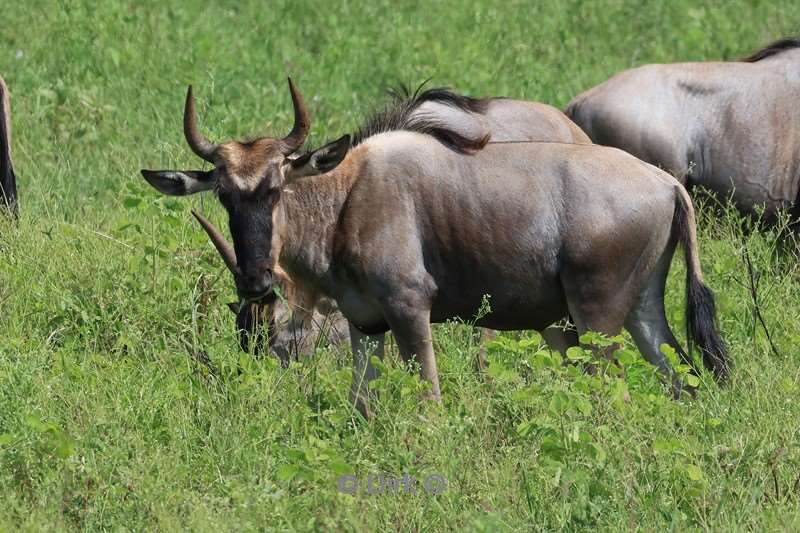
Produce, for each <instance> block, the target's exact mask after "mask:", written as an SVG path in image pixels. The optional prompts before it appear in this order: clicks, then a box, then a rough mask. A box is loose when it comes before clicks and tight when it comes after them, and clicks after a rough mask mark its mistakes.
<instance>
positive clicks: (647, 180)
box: [142, 80, 728, 414]
mask: <svg viewBox="0 0 800 533" xmlns="http://www.w3.org/2000/svg"><path fill="white" fill-rule="evenodd" d="M289 88H290V92H291V95H292V102H293V105H294V115H295V124H294V127H293V128H292V131H291V132H290V133H289V134H288V135H287V136H286V137H284V138H282V139H273V138H267V137H264V138H258V139H256V140H253V141H249V142H236V141H230V142H226V143H223V144H214V143H212V142H211V141H209V140H208V139H206V138H205V137H204V136H203V135H202V134H201V133H200V131H199V130H198V128H197V122H196V118H195V112H194V101H193V97H192V92H191V88H190V89H189V92H188V94H187V99H186V108H185V113H184V132H185V134H186V137H187V141H188V143H189V146H190V147H191V148H192V149H193V151H194V152H195V153H196V154H197V155H198V156H200V157H201V158H203V159H205V160H206V161H208V162H210V163H212V164H213V165H214V168H213V169H212V170H209V171H171V170H163V171H152V170H143V171H142V174H143V176H144V177H145V179H147V181H148V182H149V183H150V184H151V185H152V186H154V187H155V188H156V189H158V190H159V191H161V192H162V193H165V194H170V195H186V194H192V193H196V192H200V191H205V190H214V191H216V193H217V196H218V197H219V199H220V201H221V202H222V204H223V206H224V207H225V208H226V209H227V211H228V215H229V226H230V231H231V235H232V236H233V244H234V250H235V256H236V259H237V264H236V268H237V269H238V273H237V276H236V279H237V283H238V291H239V294H240V296H241V297H243V298H245V299H247V300H249V301H259V300H261V299H263V298H265V297H267V295H268V294H269V293H270V291H271V289H272V287H273V285H274V274H273V273H274V272H275V270H276V268H277V267H278V266H280V268H282V269H283V270H285V271H286V272H287V273H288V274H289V276H291V278H292V279H293V280H296V281H297V282H299V283H302V284H303V285H304V286H306V287H309V288H311V289H313V290H318V291H320V292H321V293H323V294H325V295H326V296H328V297H330V298H332V299H333V300H335V301H336V304H337V306H338V307H339V309H340V310H341V312H342V313H343V314H344V316H345V317H347V319H348V321H349V323H350V335H351V341H352V345H353V389H352V396H353V399H354V401H355V402H356V404H357V405H358V406H359V408H360V409H361V410H362V412H364V413H365V414H369V390H368V383H369V381H370V380H371V379H373V378H374V377H375V376H376V371H375V369H374V367H373V366H372V364H371V361H370V357H369V356H370V354H371V353H373V352H372V350H373V349H374V350H375V352H374V353H377V354H382V347H383V337H384V333H385V332H387V331H389V330H391V331H392V333H393V335H394V337H395V340H396V342H397V346H398V349H399V352H400V354H401V356H402V357H403V359H404V360H406V361H414V360H416V361H418V362H419V364H420V372H421V375H422V378H423V379H425V380H426V381H428V382H429V383H430V397H431V398H433V399H436V400H440V391H439V378H438V372H437V367H436V360H435V358H434V353H433V342H432V337H431V326H430V325H431V323H432V322H442V321H445V320H448V319H452V318H461V319H465V320H468V319H470V318H472V317H474V316H475V315H476V313H477V312H478V310H479V308H480V306H481V303H482V301H483V299H484V296H485V295H488V296H489V298H490V302H491V312H490V313H489V314H487V315H485V316H483V317H482V318H480V319H479V320H478V322H477V325H478V326H481V327H488V328H492V329H499V330H509V329H536V330H542V329H544V328H546V327H547V326H549V325H550V324H553V323H554V322H556V321H557V320H560V319H562V318H563V317H565V316H566V315H567V314H569V315H570V316H571V317H572V318H573V320H574V322H575V324H576V327H577V329H578V331H579V333H582V332H584V331H588V330H594V331H599V332H602V333H606V334H616V333H618V332H619V331H620V329H621V328H622V327H623V326H624V327H626V328H627V329H628V330H629V331H630V333H631V335H632V337H633V339H634V341H635V342H636V344H637V346H638V347H639V349H640V350H641V352H642V353H643V355H644V356H645V357H646V358H647V359H648V360H650V361H651V362H652V363H653V364H654V365H656V366H657V367H658V368H659V369H660V370H661V371H663V372H664V373H665V374H666V375H668V376H673V373H672V370H671V368H670V367H669V363H668V361H667V360H666V358H665V356H664V355H663V354H662V352H661V348H660V347H661V345H662V344H663V343H666V344H668V345H670V346H672V347H673V348H674V349H675V350H676V351H677V352H678V353H679V354H681V355H682V357H683V358H684V359H685V360H690V359H689V358H688V356H687V355H686V354H685V352H683V350H682V349H681V347H680V345H679V344H678V342H677V340H676V339H675V337H674V335H673V334H672V332H671V330H670V328H669V325H668V323H667V319H666V316H665V312H664V288H665V283H666V278H667V273H668V270H669V267H670V263H671V259H672V255H673V253H674V250H675V247H676V245H677V244H678V243H680V244H681V245H682V247H683V249H684V254H685V256H686V263H687V278H686V287H687V300H686V301H687V309H686V311H687V324H688V329H689V333H690V337H691V338H692V339H694V341H695V342H696V343H697V345H698V347H699V348H700V351H701V354H702V359H703V363H704V364H705V365H706V366H707V367H708V368H709V369H710V370H711V371H712V372H713V373H714V375H715V376H716V377H718V378H720V379H721V378H724V377H725V376H726V374H727V371H728V370H727V368H728V367H727V353H726V348H725V345H724V342H723V341H722V339H721V338H720V336H719V333H718V331H717V327H716V316H715V313H716V312H715V309H714V297H713V294H712V293H711V291H710V289H709V288H708V287H707V286H706V285H705V283H704V282H703V276H702V271H701V268H700V259H699V255H698V249H697V239H696V233H695V229H696V228H695V218H694V209H693V207H692V204H691V201H690V199H689V196H688V194H687V193H686V190H685V189H684V188H683V186H681V185H680V183H678V182H677V181H676V180H675V179H674V178H673V177H672V176H670V175H668V174H667V173H665V172H663V171H661V170H659V169H657V168H656V167H654V166H652V165H648V164H647V163H644V162H642V161H640V160H638V159H636V158H635V157H633V156H631V155H629V154H626V153H625V152H622V151H620V150H616V149H613V148H606V147H600V146H595V145H590V144H589V145H582V144H567V143H552V142H544V143H541V142H530V143H507V144H506V143H503V144H494V145H487V144H486V143H487V142H488V140H489V137H488V135H487V136H483V137H480V138H467V137H464V136H462V135H460V134H458V133H457V132H455V131H453V130H450V129H448V128H447V127H446V126H444V125H442V124H441V123H438V122H436V121H435V120H434V121H430V120H417V121H411V122H409V121H404V120H398V117H396V116H393V115H391V113H389V114H387V115H384V117H383V118H382V119H381V121H382V123H383V124H384V125H385V126H384V127H378V125H377V124H376V125H375V127H372V128H370V130H369V134H368V135H364V136H357V137H359V138H358V139H357V140H358V142H356V143H354V146H352V147H351V148H350V150H349V151H348V152H347V153H346V155H345V157H344V159H343V160H342V161H341V163H339V164H338V165H337V166H335V168H333V170H331V171H329V172H326V173H324V174H321V175H318V176H309V177H306V178H305V179H297V180H294V181H292V182H290V183H287V175H288V174H290V171H291V169H292V167H293V165H297V164H298V162H297V161H296V160H293V159H292V158H291V157H290V156H291V155H292V154H293V153H294V152H295V151H296V150H298V149H299V148H300V146H301V145H302V143H303V141H304V140H305V138H306V136H307V134H308V130H309V116H308V112H307V111H306V108H305V105H304V103H303V99H302V97H301V95H300V93H299V92H298V91H297V89H296V88H295V87H294V85H293V84H292V82H291V80H290V81H289ZM405 112H407V110H404V109H403V108H400V109H398V113H400V114H402V113H405ZM397 124H404V125H405V126H404V127H405V128H406V129H405V130H396V129H394V128H395V127H396V125H397ZM673 377H674V376H673ZM673 383H675V382H673ZM675 386H676V387H677V386H679V385H677V384H675Z"/></svg>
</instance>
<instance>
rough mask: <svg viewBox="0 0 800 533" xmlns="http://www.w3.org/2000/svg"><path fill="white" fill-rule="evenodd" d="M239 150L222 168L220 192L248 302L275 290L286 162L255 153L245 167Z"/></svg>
mask: <svg viewBox="0 0 800 533" xmlns="http://www.w3.org/2000/svg"><path fill="white" fill-rule="evenodd" d="M232 150H233V149H232V148H229V149H228V150H227V151H228V152H231V151H232ZM236 152H237V155H236V156H235V157H233V158H229V159H228V160H227V161H221V162H220V163H221V164H220V165H219V166H218V167H217V183H218V186H217V195H218V197H219V200H220V202H221V203H222V205H223V206H224V207H225V209H226V211H227V212H228V224H229V228H230V232H231V236H232V237H233V247H234V250H235V254H236V263H237V265H238V272H237V273H236V275H235V278H236V289H237V291H238V292H239V296H240V298H242V300H244V301H245V302H256V301H260V300H262V299H264V298H265V297H266V296H267V295H268V294H269V293H270V292H271V291H272V288H273V283H274V280H273V273H274V271H275V266H276V264H277V260H278V255H279V252H280V239H279V231H278V228H277V227H276V221H279V220H281V217H280V216H279V215H280V213H279V201H280V197H281V185H282V184H283V172H282V168H281V167H282V163H283V162H282V161H281V159H282V157H281V156H273V157H271V158H269V159H268V160H267V162H266V163H265V162H264V161H263V159H262V160H261V161H259V160H256V159H255V158H254V157H252V156H251V157H250V159H249V160H247V162H246V164H245V165H242V164H241V163H242V158H241V156H243V155H246V154H245V153H244V152H245V151H243V150H241V149H240V148H239V147H236ZM221 169H224V170H221ZM245 170H249V172H247V173H245V172H244V171H245Z"/></svg>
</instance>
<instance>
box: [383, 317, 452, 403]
mask: <svg viewBox="0 0 800 533" xmlns="http://www.w3.org/2000/svg"><path fill="white" fill-rule="evenodd" d="M387 319H388V322H389V326H390V327H391V328H392V333H393V334H394V338H395V341H397V349H398V350H399V352H400V356H401V357H402V358H403V361H405V362H406V363H408V362H410V361H414V360H415V358H416V360H418V361H419V364H420V377H421V378H422V379H423V380H425V381H427V382H428V383H430V384H431V390H430V391H429V392H428V394H427V396H426V398H427V399H430V400H434V401H436V402H441V401H442V394H441V392H440V390H439V372H438V370H437V368H436V357H435V356H434V353H433V336H432V334H431V323H430V311H419V310H417V311H416V312H414V313H413V314H412V313H408V314H405V313H404V314H401V315H395V316H391V315H390V316H387Z"/></svg>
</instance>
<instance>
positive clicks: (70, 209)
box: [0, 0, 800, 531]
mask: <svg viewBox="0 0 800 533" xmlns="http://www.w3.org/2000/svg"><path fill="white" fill-rule="evenodd" d="M2 20H3V23H2V24H0V51H2V53H0V73H2V74H3V75H4V77H5V79H6V81H7V82H8V84H9V86H10V89H11V91H12V108H13V111H14V115H13V122H14V139H15V146H14V149H15V156H16V157H15V162H16V166H17V173H18V176H19V188H20V202H21V210H22V219H21V221H20V224H19V226H18V227H14V226H12V225H10V224H8V223H7V222H5V221H2V222H0V529H8V530H12V529H17V528H22V529H65V528H66V529H140V530H141V529H156V528H157V529H168V530H169V529H182V528H192V529H199V530H218V529H235V530H239V529H245V530H253V529H262V528H265V529H267V528H268V529H272V528H274V529H291V530H305V529H327V528H331V527H335V528H341V529H404V530H405V529H417V530H429V529H462V528H468V529H471V530H485V531H495V530H522V529H544V530H551V529H558V528H567V529H583V528H601V529H621V528H626V529H628V528H631V529H632V528H641V529H646V530H661V529H666V528H671V529H715V530H738V529H786V530H792V529H797V528H798V527H800V511H799V510H798V501H800V481H798V480H800V451H799V450H798V440H800V431H799V427H800V426H798V421H799V420H800V403H799V402H798V401H797V398H798V394H799V393H800V373H799V371H798V369H799V368H800V365H798V363H799V362H800V358H798V351H797V349H796V346H797V345H798V341H800V328H799V327H798V326H800V282H798V271H797V264H796V255H795V252H794V244H793V242H792V241H790V240H788V239H787V233H786V231H784V230H782V229H781V228H782V226H779V227H778V228H773V229H769V230H765V231H760V230H756V231H753V230H752V229H749V228H748V224H749V223H748V222H747V221H742V220H740V219H739V217H738V216H737V215H736V214H735V213H733V212H732V211H730V210H729V209H728V210H727V211H726V210H725V209H724V208H723V209H722V211H721V212H720V210H719V209H714V208H712V206H709V205H703V206H702V208H701V213H702V216H701V224H700V227H701V254H702V262H703V267H704V269H705V272H706V277H707V279H708V282H709V284H710V285H711V286H712V288H713V289H714V290H715V291H716V293H717V295H718V298H719V303H718V305H719V310H720V316H721V325H722V329H723V331H724V334H725V337H726V339H727V340H728V342H729V344H730V348H731V353H732V357H733V359H734V362H735V369H734V372H733V375H732V378H731V383H730V385H729V386H728V387H725V388H719V387H717V386H716V385H714V384H713V383H712V382H711V381H710V380H708V379H707V377H704V382H703V383H702V384H701V387H700V391H699V393H698V395H697V397H696V398H694V399H691V398H685V399H682V400H680V401H673V400H671V399H669V397H668V394H666V393H665V391H664V389H663V386H662V384H661V382H660V380H659V379H658V378H657V376H655V374H654V372H653V370H652V368H650V366H649V365H647V364H646V363H644V362H643V361H642V359H641V356H640V355H639V354H638V353H637V352H636V350H635V349H634V348H633V347H632V345H630V343H629V342H628V341H627V340H626V341H625V345H624V348H623V350H622V351H621V352H620V353H619V360H620V365H621V367H622V368H624V374H620V373H619V372H617V371H615V370H614V369H613V368H609V369H607V371H606V372H605V373H600V374H597V375H587V374H584V373H582V372H580V371H578V370H577V367H575V366H562V365H561V364H560V361H559V358H558V357H556V356H554V355H553V354H551V353H550V352H548V351H547V350H546V349H544V347H543V344H542V343H541V339H539V338H538V336H537V335H536V334H532V333H525V334H506V335H503V336H502V337H501V338H500V339H499V340H498V341H497V342H495V343H493V344H492V345H491V346H490V350H489V351H490V367H489V370H488V373H487V376H484V377H481V376H477V375H476V374H475V373H474V372H473V371H472V368H471V359H472V357H473V356H474V354H475V350H476V346H475V345H474V342H473V341H472V338H471V335H470V334H469V329H468V328H467V327H466V326H464V325H458V324H447V325H443V326H440V327H437V328H436V332H435V342H436V349H437V354H438V360H439V366H440V370H441V374H442V390H443V396H444V406H443V407H441V408H437V407H435V406H431V405H424V404H423V405H421V404H420V403H419V401H418V400H417V397H418V395H417V393H416V391H417V390H418V389H419V387H420V384H419V381H418V379H417V378H416V377H414V376H411V375H409V374H407V373H406V372H405V371H403V370H402V369H401V367H400V365H399V363H398V362H397V359H396V356H394V355H392V356H390V357H387V360H386V362H385V368H384V369H383V370H384V377H383V378H382V379H381V381H380V383H379V384H378V385H377V386H378V388H379V389H380V391H381V405H380V408H379V410H378V415H377V418H376V419H375V420H374V421H373V422H371V423H365V422H363V421H362V420H360V419H359V417H358V416H357V415H356V413H355V412H354V411H353V410H352V408H351V407H350V406H349V405H348V403H347V391H348V388H349V380H350V371H349V358H348V355H347V353H339V352H337V351H333V350H320V351H319V352H318V353H317V354H316V355H315V356H314V357H313V358H309V359H308V360H306V361H303V362H302V363H299V364H295V365H293V366H292V367H291V368H289V369H288V370H282V369H280V368H279V367H278V366H277V364H276V363H275V362H274V361H273V360H270V359H263V360H254V359H252V358H250V357H249V356H247V355H244V354H242V353H240V352H239V351H238V348H237V342H236V335H235V332H234V331H233V321H232V319H231V317H230V316H229V313H228V311H227V310H226V309H225V308H224V305H223V304H224V303H225V302H226V301H227V300H228V299H229V298H231V297H232V296H233V289H232V287H231V283H230V280H229V276H228V274H227V273H226V272H225V271H224V270H223V269H224V267H223V266H222V265H221V264H220V262H219V261H218V259H217V257H215V252H214V251H213V250H212V249H211V248H210V247H209V246H208V244H207V242H206V239H205V237H204V236H203V234H202V232H201V231H200V230H199V228H197V227H196V226H195V225H194V224H193V223H192V221H191V220H190V218H191V217H190V216H189V215H188V209H189V208H190V207H197V208H200V209H201V210H203V211H205V212H206V213H208V214H209V215H210V216H211V217H212V219H215V220H216V221H218V222H221V221H222V211H221V208H220V207H218V206H217V205H216V203H215V201H214V200H213V198H210V197H208V198H192V199H181V200H170V199H166V198H163V197H160V196H159V195H158V194H157V193H156V192H155V191H152V190H151V189H149V188H148V186H147V185H146V184H145V183H144V181H143V180H142V179H141V178H140V177H139V175H138V169H140V168H143V167H145V168H147V167H182V168H193V167H196V166H197V165H199V164H200V162H199V161H198V160H197V159H196V158H194V157H193V156H192V155H191V154H190V152H189V150H188V149H187V148H186V146H185V143H184V141H183V139H182V134H181V125H180V120H181V108H182V99H183V95H184V91H185V86H186V85H187V84H189V83H193V84H194V86H195V92H196V94H197V95H198V96H199V98H200V101H201V106H200V110H201V124H202V127H203V130H204V131H205V132H206V133H207V135H208V136H209V137H211V138H214V139H218V140H222V139H227V138H231V137H242V136H247V135H251V134H256V133H272V134H284V133H285V132H286V131H288V128H289V127H290V125H291V111H292V110H291V105H290V101H289V97H288V92H287V90H286V87H285V77H286V76H287V75H292V76H293V77H294V79H295V81H296V82H297V83H298V85H299V87H300V88H301V90H302V91H303V92H304V94H305V95H306V99H307V101H308V103H309V105H310V109H311V111H312V113H313V125H312V135H313V137H314V138H315V139H316V140H323V139H325V138H330V137H333V136H334V135H337V134H341V133H342V132H345V131H350V130H352V129H353V128H354V127H355V126H356V125H357V124H358V121H359V120H360V118H361V117H362V116H363V115H364V114H365V113H366V112H367V110H369V109H370V108H372V107H373V106H375V105H376V104H378V103H379V102H380V101H381V99H382V95H383V91H384V89H385V88H386V87H387V86H389V85H391V84H393V83H395V82H398V81H400V82H406V83H411V84H415V83H418V82H420V81H422V80H424V79H426V78H428V77H431V76H432V77H433V80H434V83H435V84H443V85H450V86H452V87H455V88H457V89H458V90H461V91H464V92H466V93H469V94H473V95H508V96H514V97H519V98H527V99H532V100H541V101H545V102H549V103H552V104H555V105H558V106H563V105H564V104H565V103H566V102H567V101H568V100H569V98H570V97H571V96H573V95H575V94H577V93H578V92H579V91H581V90H583V89H585V88H587V87H589V86H591V85H594V84H596V83H598V82H600V81H602V80H604V79H606V78H607V77H608V76H610V75H611V74H613V73H615V72H616V71H619V70H621V69H623V68H627V67H629V66H632V65H637V64H641V63H644V62H662V61H682V60H703V59H719V58H722V59H731V58H735V57H738V56H743V55H745V54H747V53H748V52H751V51H753V50H754V49H756V48H758V47H759V46H761V45H763V44H765V43H766V42H768V41H770V40H772V39H774V38H777V37H779V36H781V35H784V34H790V33H792V32H793V31H796V30H797V29H798V25H799V24H800V6H799V5H798V4H796V3H790V2H763V1H753V2H745V1H742V0H733V1H730V2H708V3H704V4H698V3H697V2H690V1H688V0H676V1H674V2H661V1H645V2H632V1H616V0H601V1H597V2H584V1H578V0H568V1H559V2H554V1H545V2H539V3H536V4H532V3H528V2H516V1H511V2H509V1H506V2H496V1H489V0H480V1H478V2H456V1H455V0H443V1H441V2H435V3H430V2H427V3H425V2H406V1H401V2H387V1H382V0H381V1H375V2H352V1H351V2H340V3H335V4H334V3H331V2H311V1H302V0H301V1H295V2H283V1H279V2H270V3H265V2H229V1H224V2H217V3H215V4H214V5H206V4H205V3H202V2H197V1H188V2H174V3H170V2H155V1H144V2H140V3H137V4H136V5H132V4H128V3H123V2H103V3H96V2H86V1H70V2H55V1H52V0H41V1H36V2H30V3H25V2H6V3H5V5H3V7H2ZM598 186H602V184H598ZM785 242H789V244H788V245H786V244H781V243H785ZM745 250H746V254H747V257H749V259H750V262H751V264H752V267H753V269H752V273H751V272H749V271H748V268H747V265H746V262H745V259H744V257H745ZM683 272H684V270H683V265H682V263H681V262H680V260H676V261H675V264H674V266H673V272H672V274H671V277H670V280H669V286H668V294H667V300H668V301H667V306H668V317H669V319H670V322H671V324H672V325H673V329H674V330H675V331H676V332H678V333H680V332H682V331H683V330H684V329H685V327H684V324H685V323H684V313H683ZM751 274H752V275H751ZM753 287H757V290H756V294H757V303H758V309H759V312H760V314H761V318H763V321H764V323H765V324H766V326H767V329H768V330H769V333H770V336H771V338H772V342H773V344H774V348H773V347H772V346H770V343H769V342H768V340H767V337H766V334H765V331H764V327H763V326H762V324H761V320H760V319H759V317H758V316H757V315H756V313H755V307H756V306H755V304H754V298H753V295H752V288H753ZM681 338H682V339H683V336H681ZM595 341H596V342H604V341H603V339H595ZM684 341H685V339H684ZM390 352H392V350H390ZM200 355H205V356H207V357H208V359H209V360H210V362H211V366H213V371H212V370H210V366H209V365H206V364H204V363H203V360H204V359H203V358H202V357H200ZM585 356H586V355H585V353H583V352H581V351H580V350H578V351H574V352H572V353H571V357H573V358H575V359H578V360H580V359H582V358H584V357H585ZM371 473H372V474H377V473H384V474H385V475H387V476H395V477H400V476H402V475H403V474H408V475H410V476H413V477H414V478H416V479H418V480H419V481H420V482H422V481H423V480H425V479H426V478H427V477H428V476H431V475H439V476H443V478H445V479H446V480H447V482H448V483H447V487H446V490H445V491H444V492H443V493H441V494H431V493H428V492H427V491H426V490H424V487H423V488H421V489H420V490H418V491H417V493H416V494H405V493H403V494H397V495H385V494H384V495H378V494H369V493H368V492H369V491H368V487H367V479H368V476H369V474H371ZM345 474H355V475H356V476H357V477H358V479H359V480H360V481H361V485H360V487H359V492H358V493H357V494H356V495H351V494H348V493H342V492H340V491H339V490H338V487H337V479H338V478H339V477H340V476H341V475H345ZM420 487H421V486H420Z"/></svg>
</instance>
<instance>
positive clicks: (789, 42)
mask: <svg viewBox="0 0 800 533" xmlns="http://www.w3.org/2000/svg"><path fill="white" fill-rule="evenodd" d="M794 48H800V38H798V37H786V38H784V39H779V40H777V41H775V42H774V43H771V44H768V45H767V46H765V47H764V48H762V49H761V50H759V51H758V52H756V53H754V54H752V55H749V56H747V57H745V58H744V59H742V60H741V61H743V62H745V63H755V62H757V61H761V60H762V59H766V58H768V57H772V56H774V55H778V54H780V53H781V52H785V51H786V50H792V49H794Z"/></svg>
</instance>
